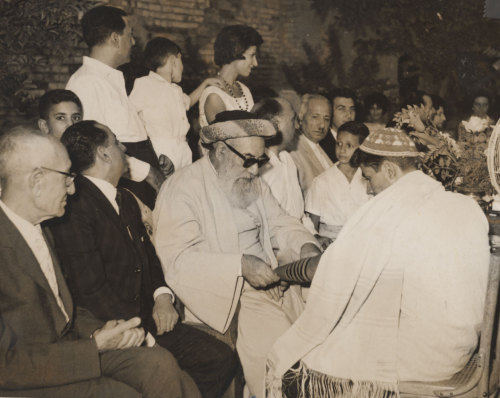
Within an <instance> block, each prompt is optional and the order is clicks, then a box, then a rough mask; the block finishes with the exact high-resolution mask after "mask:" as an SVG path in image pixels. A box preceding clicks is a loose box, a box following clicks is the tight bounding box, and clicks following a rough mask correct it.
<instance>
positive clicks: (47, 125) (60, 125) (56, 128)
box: [38, 89, 83, 139]
mask: <svg viewBox="0 0 500 398" xmlns="http://www.w3.org/2000/svg"><path fill="white" fill-rule="evenodd" d="M38 113H39V117H40V119H38V128H39V129H40V130H42V131H43V132H44V133H45V134H52V135H53V136H54V137H56V138H57V139H60V138H61V136H62V135H63V133H64V131H65V130H66V129H67V128H68V127H69V126H71V125H73V124H75V123H76V122H79V121H80V120H82V118H83V110H82V103H81V102H80V99H79V98H78V97H77V95H76V94H75V93H74V92H73V91H69V90H62V89H56V90H49V91H47V92H46V93H45V94H44V95H42V96H41V97H40V100H39V102H38Z"/></svg>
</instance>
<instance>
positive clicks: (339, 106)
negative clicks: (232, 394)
mask: <svg viewBox="0 0 500 398" xmlns="http://www.w3.org/2000/svg"><path fill="white" fill-rule="evenodd" d="M355 118H356V97H355V95H354V92H353V91H352V90H351V89H348V88H338V89H336V90H335V91H334V92H333V95H332V126H331V128H330V132H329V134H327V135H326V136H325V138H324V139H323V140H322V141H320V143H319V144H320V145H321V148H323V149H324V151H325V152H326V154H327V155H328V157H329V158H330V159H331V160H332V162H334V163H335V162H336V161H337V156H336V155H335V146H336V145H337V130H338V129H339V127H340V126H342V125H343V124H344V123H346V122H352V121H353V120H354V119H355Z"/></svg>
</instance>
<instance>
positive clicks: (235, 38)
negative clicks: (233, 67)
mask: <svg viewBox="0 0 500 398" xmlns="http://www.w3.org/2000/svg"><path fill="white" fill-rule="evenodd" d="M262 43H264V40H263V39H262V36H261V35H260V34H259V32H257V31H256V30H255V29H254V28H252V27H250V26H247V25H230V26H225V27H224V28H222V30H221V31H220V32H219V34H218V35H217V38H216V39H215V43H214V61H215V63H216V64H217V65H218V66H222V65H226V64H230V63H231V62H233V61H235V60H237V59H244V58H243V53H244V52H245V51H246V50H247V49H248V48H249V47H251V46H257V47H259V46H260V45H261V44H262Z"/></svg>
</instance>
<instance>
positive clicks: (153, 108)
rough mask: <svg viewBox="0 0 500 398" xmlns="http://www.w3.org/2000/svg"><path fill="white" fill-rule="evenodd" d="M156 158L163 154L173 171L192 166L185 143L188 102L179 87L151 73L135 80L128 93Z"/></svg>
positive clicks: (187, 124)
mask: <svg viewBox="0 0 500 398" xmlns="http://www.w3.org/2000/svg"><path fill="white" fill-rule="evenodd" d="M129 98H130V101H131V102H132V104H133V105H134V106H135V108H136V109H137V112H138V113H139V117H140V119H141V120H142V123H143V124H144V127H145V128H146V132H147V134H148V136H149V138H150V139H151V142H152V144H153V148H154V150H155V152H156V155H157V156H160V155H161V154H164V155H167V156H168V157H169V158H170V160H172V162H173V163H174V166H175V169H176V170H179V169H180V168H182V167H184V166H187V165H189V164H191V163H192V153H191V149H190V148H189V145H188V143H187V141H186V135H187V133H188V131H189V122H188V118H187V115H186V111H187V110H189V107H190V105H191V99H190V98H189V96H188V95H186V94H185V93H184V92H183V91H182V88H181V87H179V86H178V85H177V84H175V83H169V82H168V81H166V80H165V79H164V78H163V77H162V76H160V75H159V74H157V73H155V72H152V71H151V72H149V75H148V76H144V77H141V78H139V79H137V80H136V81H135V83H134V89H133V90H132V93H131V94H130V97H129Z"/></svg>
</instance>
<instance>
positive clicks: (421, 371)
mask: <svg viewBox="0 0 500 398" xmlns="http://www.w3.org/2000/svg"><path fill="white" fill-rule="evenodd" d="M354 156H355V159H356V160H357V162H356V163H357V165H359V166H360V167H361V170H362V171H363V175H364V176H365V177H366V178H367V180H368V181H369V183H370V185H371V187H372V190H373V192H374V193H375V194H376V196H375V197H374V198H373V199H371V200H370V201H369V202H367V203H366V204H365V205H364V206H363V207H361V208H360V209H359V210H358V211H357V212H356V213H355V214H354V215H353V216H352V217H351V218H350V219H349V220H348V222H347V223H346V224H345V225H344V228H343V229H342V231H341V232H340V234H339V236H338V238H337V240H336V241H335V242H334V243H333V244H332V245H330V246H329V248H328V249H327V251H326V252H325V254H324V255H323V256H322V258H321V260H320V262H319V265H318V269H317V271H316V273H315V274H314V279H313V281H312V284H311V289H310V291H309V296H308V300H307V306H306V308H305V310H304V312H303V313H302V315H301V316H300V318H299V319H298V320H297V322H296V323H295V324H294V325H293V326H292V328H290V330H288V331H287V332H286V333H285V334H284V335H283V336H281V337H280V338H279V340H278V341H277V342H276V344H275V345H274V347H273V352H272V353H271V355H270V357H269V363H268V365H269V381H270V385H269V387H270V390H271V393H270V396H272V397H275V396H279V397H281V396H282V395H281V386H282V381H283V380H287V381H286V385H287V388H288V391H287V392H286V396H287V397H289V398H292V397H295V396H300V397H314V398H318V397H320V398H321V397H331V396H336V395H335V391H342V392H343V394H342V396H343V397H348V396H349V397H350V396H352V397H365V396H370V397H375V398H377V397H387V396H389V395H390V394H388V393H390V392H397V389H398V383H399V381H405V380H417V381H436V380H442V379H447V378H450V377H451V376H452V375H453V374H454V373H456V372H458V371H459V370H460V369H462V368H463V367H464V366H465V364H466V363H467V361H468V360H469V358H470V357H471V355H472V353H473V352H474V349H475V347H476V345H477V340H478V334H479V329H480V325H481V320H482V316H483V308H484V298H485V293H486V282H487V278H488V264H489V245H488V223H487V221H486V217H485V216H484V214H483V213H482V211H481V209H480V208H479V206H478V205H477V203H476V202H474V201H473V200H472V199H470V198H468V197H466V196H463V195H460V194H456V193H451V192H447V191H445V190H444V188H443V186H442V185H441V183H439V182H438V181H436V180H434V179H432V178H431V177H429V176H427V175H425V174H424V173H422V172H421V171H419V170H417V168H416V163H417V162H416V159H417V156H418V152H417V150H416V148H415V145H414V143H413V141H412V140H411V139H410V138H409V137H408V136H407V135H406V134H405V133H403V132H402V131H400V130H395V129H383V130H378V131H374V132H372V133H371V134H370V135H369V136H368V138H367V139H366V140H365V141H364V142H363V144H361V146H360V147H359V149H358V152H357V153H355V155H354ZM304 262H305V261H304ZM304 262H303V263H304ZM311 263H313V265H314V262H312V261H311ZM282 268H283V269H287V268H293V267H292V266H284V267H282ZM298 268H300V267H298ZM306 268H307V269H306V270H300V269H299V270H296V271H297V272H292V273H291V274H292V275H305V274H307V275H309V276H310V275H311V274H313V272H311V271H314V270H311V269H310V268H313V267H306ZM277 272H278V273H280V272H281V269H278V271H277ZM288 274H290V273H288ZM295 364H297V365H295ZM294 365H295V367H296V366H298V369H294V370H291V371H289V369H290V368H291V367H294ZM287 372H288V375H290V377H287V376H286V375H285V377H283V375H284V374H285V373H287ZM290 380H295V382H291V381H290ZM297 389H298V390H299V392H298V393H297V391H296V390H297ZM292 390H295V391H294V392H293V391H292Z"/></svg>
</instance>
